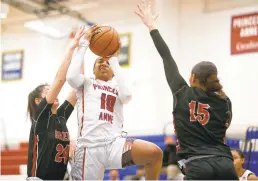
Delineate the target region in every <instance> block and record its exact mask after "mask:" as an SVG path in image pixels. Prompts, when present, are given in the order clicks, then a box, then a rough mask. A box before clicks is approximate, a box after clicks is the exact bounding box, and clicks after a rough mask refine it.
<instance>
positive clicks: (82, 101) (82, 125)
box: [80, 88, 84, 136]
mask: <svg viewBox="0 0 258 181" xmlns="http://www.w3.org/2000/svg"><path fill="white" fill-rule="evenodd" d="M83 120H84V88H83V89H82V119H81V130H80V136H82V129H83Z"/></svg>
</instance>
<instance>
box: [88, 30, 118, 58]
mask: <svg viewBox="0 0 258 181" xmlns="http://www.w3.org/2000/svg"><path fill="white" fill-rule="evenodd" d="M96 31H97V30H96ZM98 32H99V33H96V34H95V35H94V36H97V37H94V36H93V38H92V40H91V42H90V46H89V48H90V50H91V51H92V52H93V53H94V54H96V55H98V56H100V57H103V56H108V55H112V54H114V53H115V52H116V51H117V50H118V48H119V35H118V32H117V31H116V30H115V29H114V28H112V27H110V26H103V27H100V30H99V31H98ZM103 35H104V36H103ZM115 36H117V37H115ZM94 38H95V39H94Z"/></svg>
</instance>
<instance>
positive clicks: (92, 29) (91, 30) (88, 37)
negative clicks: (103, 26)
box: [83, 25, 100, 42]
mask: <svg viewBox="0 0 258 181" xmlns="http://www.w3.org/2000/svg"><path fill="white" fill-rule="evenodd" d="M99 27H100V26H99V25H94V26H92V27H90V28H89V29H88V30H86V31H85V35H84V37H83V38H84V39H85V40H87V41H88V42H90V40H91V38H92V36H93V35H94V34H95V32H96V30H97V29H99Z"/></svg>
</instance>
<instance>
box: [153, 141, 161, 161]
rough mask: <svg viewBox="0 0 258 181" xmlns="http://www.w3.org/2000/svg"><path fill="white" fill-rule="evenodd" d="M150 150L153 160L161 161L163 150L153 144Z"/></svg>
mask: <svg viewBox="0 0 258 181" xmlns="http://www.w3.org/2000/svg"><path fill="white" fill-rule="evenodd" d="M151 152H152V158H153V159H154V161H161V160H162V158H163V152H162V150H161V149H160V148H159V147H158V146H156V145H153V146H152V148H151Z"/></svg>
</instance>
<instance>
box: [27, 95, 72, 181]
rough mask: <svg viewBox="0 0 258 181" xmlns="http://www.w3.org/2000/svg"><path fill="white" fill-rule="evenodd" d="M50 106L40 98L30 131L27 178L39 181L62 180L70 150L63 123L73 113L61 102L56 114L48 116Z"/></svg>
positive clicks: (70, 106) (70, 107) (64, 123)
mask: <svg viewBox="0 0 258 181" xmlns="http://www.w3.org/2000/svg"><path fill="white" fill-rule="evenodd" d="M52 105H53V104H48V103H47V100H46V98H43V99H42V101H41V102H40V103H39V105H38V107H37V113H36V116H35V120H33V123H32V126H31V131H30V139H29V152H28V165H27V175H28V177H38V178H40V179H42V180H63V179H64V175H65V173H66V170H67V163H68V159H69V150H70V136H69V132H68V129H67V127H66V122H67V120H68V118H69V117H70V115H71V113H72V111H73V105H71V104H70V103H69V102H68V101H65V102H64V103H63V104H62V105H61V106H60V107H59V108H58V109H57V113H56V114H52V112H51V108H52Z"/></svg>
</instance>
